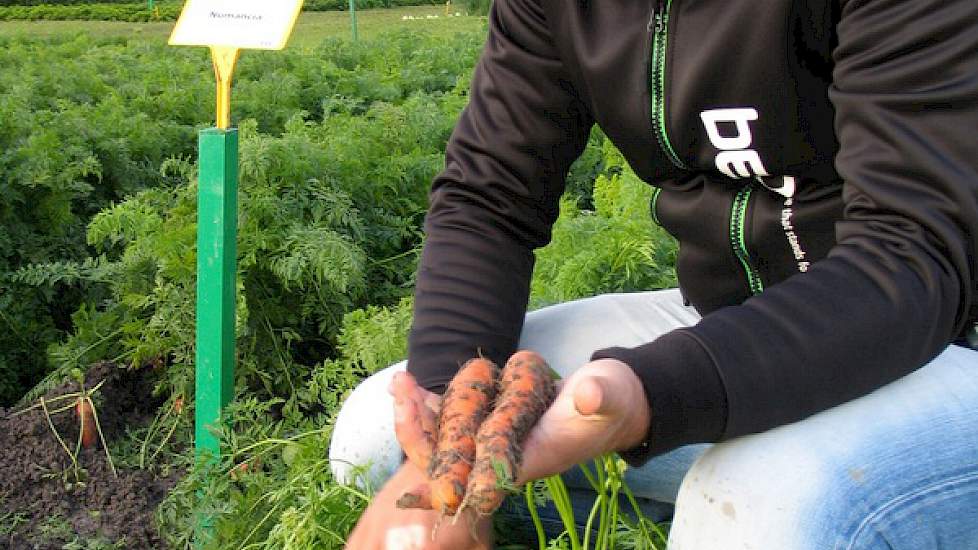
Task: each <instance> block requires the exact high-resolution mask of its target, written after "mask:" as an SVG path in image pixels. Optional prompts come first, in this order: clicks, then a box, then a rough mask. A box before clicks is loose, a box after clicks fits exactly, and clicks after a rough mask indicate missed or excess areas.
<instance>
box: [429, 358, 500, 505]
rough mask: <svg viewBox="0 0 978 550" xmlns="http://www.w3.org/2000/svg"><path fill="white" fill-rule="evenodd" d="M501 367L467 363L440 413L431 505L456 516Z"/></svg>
mask: <svg viewBox="0 0 978 550" xmlns="http://www.w3.org/2000/svg"><path fill="white" fill-rule="evenodd" d="M498 375H499V367H497V366H496V364H495V363H493V362H492V361H490V360H488V359H483V358H476V359H472V360H470V361H468V362H467V363H465V365H463V366H462V368H461V369H460V370H459V372H458V374H456V375H455V378H453V379H452V381H451V382H450V383H449V385H448V389H447V390H446V391H445V395H444V397H443V398H442V403H441V410H440V411H439V413H438V441H437V444H436V446H435V452H434V455H433V456H432V459H431V466H430V468H429V472H428V475H429V477H430V478H431V505H432V507H433V508H434V509H435V510H439V511H440V512H441V513H443V514H447V515H454V514H455V512H456V511H457V510H458V507H459V506H460V505H461V504H462V499H463V498H464V496H465V487H466V484H467V482H468V478H469V472H470V471H471V470H472V463H473V462H475V437H476V433H478V431H479V426H480V425H481V424H482V421H483V420H485V418H486V415H488V414H489V409H490V407H491V406H492V402H493V399H494V398H495V396H496V380H497V379H498Z"/></svg>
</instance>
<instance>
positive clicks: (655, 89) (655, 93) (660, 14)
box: [648, 0, 687, 170]
mask: <svg viewBox="0 0 978 550" xmlns="http://www.w3.org/2000/svg"><path fill="white" fill-rule="evenodd" d="M671 6H672V0H656V4H655V8H654V10H653V12H652V17H651V18H650V19H649V26H648V31H649V34H651V35H652V56H651V57H652V59H651V60H650V63H651V70H650V71H649V80H650V82H649V95H650V97H651V101H652V128H653V130H652V131H653V133H654V134H655V139H656V141H657V142H658V143H659V148H660V149H661V150H662V151H664V152H665V154H666V157H668V158H669V161H670V162H672V164H673V165H675V166H676V167H677V168H680V169H682V170H686V169H687V167H686V164H685V163H684V162H683V161H682V159H680V158H679V155H678V154H676V150H675V149H674V148H673V146H672V143H671V142H670V141H669V134H668V133H667V132H666V99H665V89H666V84H665V80H666V76H665V75H666V47H667V45H668V43H669V8H670V7H671Z"/></svg>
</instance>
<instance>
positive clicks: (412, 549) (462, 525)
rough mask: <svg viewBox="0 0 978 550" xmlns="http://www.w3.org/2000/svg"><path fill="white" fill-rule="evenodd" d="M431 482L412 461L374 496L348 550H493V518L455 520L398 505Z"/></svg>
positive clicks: (469, 515)
mask: <svg viewBox="0 0 978 550" xmlns="http://www.w3.org/2000/svg"><path fill="white" fill-rule="evenodd" d="M427 482H428V475H427V473H426V472H425V471H424V470H422V469H421V468H418V467H417V466H416V465H415V464H413V463H412V462H411V461H407V462H405V463H404V464H403V465H402V466H401V468H400V469H399V470H398V471H397V472H396V473H395V474H394V475H393V476H392V477H391V478H390V479H389V480H388V481H387V483H386V484H385V485H384V487H383V488H382V489H381V490H380V492H379V493H377V494H376V495H374V498H373V500H372V501H371V502H370V506H368V507H367V509H366V511H364V513H363V515H362V516H361V517H360V521H359V522H358V523H357V526H356V528H354V530H353V533H352V534H351V535H350V537H349V539H348V540H347V543H346V549H347V550H489V549H491V548H492V517H491V516H477V515H476V514H474V513H472V512H471V511H463V512H460V515H459V516H457V521H456V518H455V517H449V516H442V515H441V513H440V512H436V511H434V510H413V509H412V510H402V509H400V508H397V507H396V505H395V502H396V501H397V499H398V498H400V497H401V495H403V494H404V493H405V492H407V491H410V490H412V489H414V488H416V487H417V486H418V485H421V484H422V483H427Z"/></svg>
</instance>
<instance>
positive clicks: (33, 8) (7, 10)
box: [0, 0, 435, 23]
mask: <svg viewBox="0 0 978 550" xmlns="http://www.w3.org/2000/svg"><path fill="white" fill-rule="evenodd" d="M356 3H357V7H358V8H360V9H372V8H391V7H399V6H418V5H426V4H432V3H435V2H434V1H433V0H356ZM349 5H350V4H349V2H348V0H310V1H308V2H306V3H305V5H304V9H305V10H306V11H334V10H347V9H349ZM182 7H183V6H182V4H180V3H173V2H161V3H157V5H156V6H155V8H154V9H153V10H150V9H149V8H148V7H147V4H146V3H145V2H140V3H134V2H132V0H126V2H103V1H100V2H98V3H85V2H63V3H58V2H44V3H36V4H28V5H21V4H17V3H15V4H5V3H4V2H3V0H0V21H66V20H79V21H127V22H131V23H135V22H148V21H175V20H176V19H177V17H178V16H179V15H180V11H181V9H182Z"/></svg>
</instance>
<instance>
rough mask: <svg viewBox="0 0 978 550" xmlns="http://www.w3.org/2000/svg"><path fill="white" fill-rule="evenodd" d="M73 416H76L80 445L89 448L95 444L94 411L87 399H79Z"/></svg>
mask: <svg viewBox="0 0 978 550" xmlns="http://www.w3.org/2000/svg"><path fill="white" fill-rule="evenodd" d="M75 415H76V416H78V429H79V430H81V444H82V447H84V448H86V449H87V448H89V447H91V446H92V445H94V444H95V436H96V433H95V411H93V410H92V403H91V401H89V400H88V399H87V398H84V397H79V398H78V403H77V404H75Z"/></svg>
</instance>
